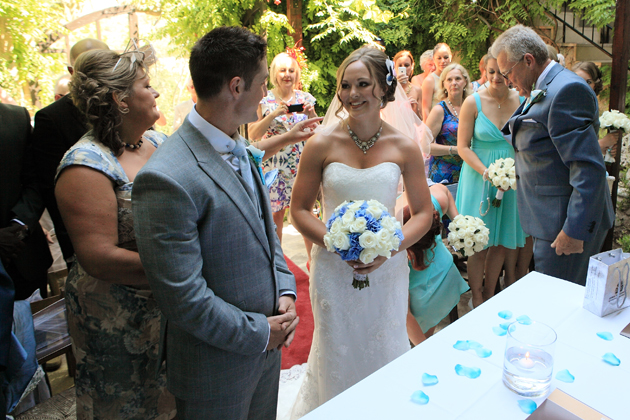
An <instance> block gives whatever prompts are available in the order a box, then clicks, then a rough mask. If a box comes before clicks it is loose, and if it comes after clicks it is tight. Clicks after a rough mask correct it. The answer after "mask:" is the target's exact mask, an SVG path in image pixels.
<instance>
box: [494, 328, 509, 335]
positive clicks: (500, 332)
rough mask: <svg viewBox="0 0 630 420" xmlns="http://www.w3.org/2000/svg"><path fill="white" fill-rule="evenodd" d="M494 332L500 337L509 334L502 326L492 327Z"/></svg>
mask: <svg viewBox="0 0 630 420" xmlns="http://www.w3.org/2000/svg"><path fill="white" fill-rule="evenodd" d="M492 332H493V333H495V334H496V335H498V336H499V337H501V336H504V335H505V334H507V330H504V329H503V328H502V327H492Z"/></svg>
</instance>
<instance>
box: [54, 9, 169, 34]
mask: <svg viewBox="0 0 630 420" xmlns="http://www.w3.org/2000/svg"><path fill="white" fill-rule="evenodd" d="M135 12H139V13H146V14H149V15H153V16H160V12H155V11H152V10H139V9H136V8H135V7H134V6H116V7H108V8H107V9H103V10H99V11H97V12H92V13H88V14H87V15H84V16H81V17H80V18H77V19H75V20H73V21H72V22H68V23H66V24H65V25H64V26H65V27H66V28H68V30H70V31H74V30H75V29H78V28H81V27H83V26H85V25H89V24H90V23H92V22H96V21H97V20H100V19H107V18H110V17H114V16H116V15H121V14H124V13H135Z"/></svg>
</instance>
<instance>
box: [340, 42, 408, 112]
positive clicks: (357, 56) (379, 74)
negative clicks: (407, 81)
mask: <svg viewBox="0 0 630 420" xmlns="http://www.w3.org/2000/svg"><path fill="white" fill-rule="evenodd" d="M387 58H388V57H387V54H385V53H384V52H383V51H381V50H379V49H377V48H374V47H361V48H359V49H358V50H354V51H353V52H352V53H351V54H350V55H349V56H348V57H346V59H345V60H343V63H341V65H340V66H339V68H338V69H337V90H336V92H337V99H339V108H338V109H337V110H336V111H335V115H337V116H339V111H341V110H342V109H343V101H342V100H341V98H340V97H339V90H340V89H341V81H342V80H343V75H344V74H345V72H346V69H347V68H348V66H349V65H350V64H352V63H355V62H357V61H360V62H362V63H363V64H364V65H365V67H366V68H367V69H368V72H369V73H370V77H371V78H372V80H374V82H375V83H374V87H373V88H372V95H374V89H376V84H377V83H378V85H379V86H380V88H381V89H382V90H383V92H384V93H385V94H384V95H383V97H382V98H378V99H381V100H382V101H383V102H382V105H381V108H385V106H386V105H387V103H388V102H392V101H394V99H395V98H394V94H395V93H396V85H397V83H398V81H397V80H396V78H395V77H393V75H392V83H391V85H388V84H387V75H388V74H389V70H388V68H387V64H386V61H387ZM374 97H375V98H377V96H376V95H374Z"/></svg>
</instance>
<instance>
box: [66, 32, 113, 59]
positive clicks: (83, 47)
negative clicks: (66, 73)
mask: <svg viewBox="0 0 630 420" xmlns="http://www.w3.org/2000/svg"><path fill="white" fill-rule="evenodd" d="M90 50H109V47H108V46H107V44H106V43H104V42H103V41H99V40H98V39H92V38H86V39H82V40H81V41H79V42H77V43H76V44H74V45H73V46H72V48H70V64H71V65H72V66H74V62H75V61H76V60H77V57H78V56H80V55H81V54H83V53H84V52H86V51H90Z"/></svg>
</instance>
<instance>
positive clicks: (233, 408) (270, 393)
mask: <svg viewBox="0 0 630 420" xmlns="http://www.w3.org/2000/svg"><path fill="white" fill-rule="evenodd" d="M281 355H282V353H281V352H280V351H278V350H275V349H274V350H270V351H267V353H266V357H265V365H264V367H263V370H262V373H261V376H260V378H258V381H257V382H255V383H252V384H251V387H250V388H249V389H246V390H241V391H240V392H241V393H242V394H243V398H242V399H240V400H239V401H238V403H235V404H226V403H225V402H224V401H216V400H213V399H212V396H211V395H209V396H208V397H209V399H208V400H205V401H196V400H182V399H179V398H177V397H176V398H175V403H176V405H177V419H178V420H213V419H217V420H275V419H276V410H277V405H278V387H279V384H280V361H281Z"/></svg>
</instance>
